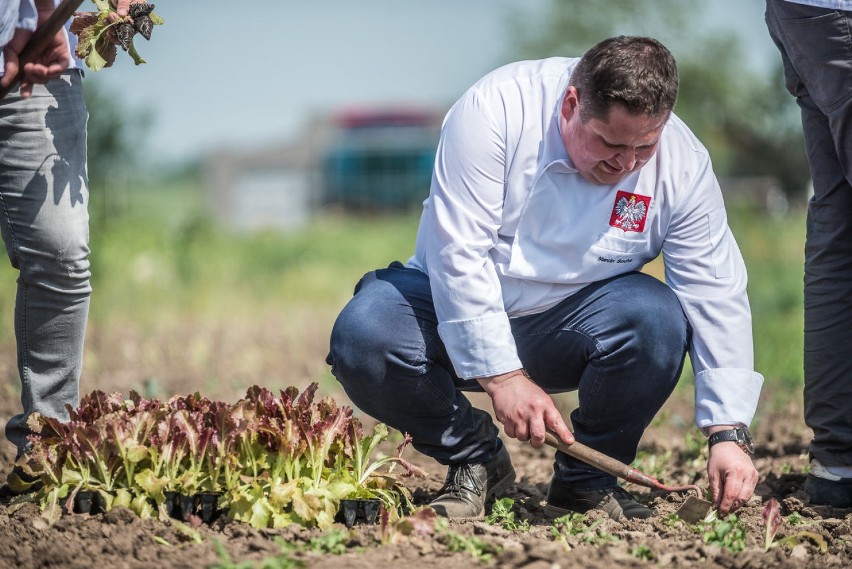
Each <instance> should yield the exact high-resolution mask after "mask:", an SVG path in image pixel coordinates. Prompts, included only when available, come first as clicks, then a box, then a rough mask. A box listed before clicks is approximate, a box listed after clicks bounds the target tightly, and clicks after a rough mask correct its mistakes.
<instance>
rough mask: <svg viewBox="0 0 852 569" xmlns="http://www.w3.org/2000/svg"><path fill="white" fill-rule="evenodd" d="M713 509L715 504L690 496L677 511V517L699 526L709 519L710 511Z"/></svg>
mask: <svg viewBox="0 0 852 569" xmlns="http://www.w3.org/2000/svg"><path fill="white" fill-rule="evenodd" d="M712 509H713V504H711V503H710V502H708V501H707V500H702V499H701V498H696V497H695V496H690V497H689V498H687V499H686V502H684V503H683V504H682V505H681V506H680V508H678V510H677V517H679V518H680V519H682V520H683V521H685V522H686V523H688V524H697V523H698V522H700V521H701V520H703V519H704V518H706V517H707V514H709V513H710V510H712Z"/></svg>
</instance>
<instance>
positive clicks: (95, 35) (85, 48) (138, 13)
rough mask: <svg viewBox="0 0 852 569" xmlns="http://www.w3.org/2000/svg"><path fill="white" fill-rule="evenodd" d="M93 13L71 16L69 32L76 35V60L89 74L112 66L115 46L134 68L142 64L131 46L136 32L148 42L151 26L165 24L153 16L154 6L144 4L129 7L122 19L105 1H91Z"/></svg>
mask: <svg viewBox="0 0 852 569" xmlns="http://www.w3.org/2000/svg"><path fill="white" fill-rule="evenodd" d="M92 1H93V2H94V4H95V6H96V7H97V8H98V11H97V12H78V13H76V14H74V19H73V21H72V23H71V28H70V31H71V33H73V34H75V35H76V36H77V49H76V50H75V52H76V55H77V57H79V58H81V59H83V60H84V61H85V62H86V66H87V67H88V68H89V69H91V70H92V71H100V70H101V69H103V68H104V67H110V66H112V64H113V63H115V57H116V54H117V46H119V45H120V46H121V48H122V49H123V50H124V51H126V52H128V54H129V55H130V57H131V58H132V59H133V62H134V63H135V64H136V65H141V64H142V63H145V60H144V59H143V58H142V56H141V55H140V54H139V52H138V51H137V49H136V46H135V45H134V44H133V38H134V36H135V35H136V34H137V33H138V34H139V35H141V36H142V37H144V38H145V39H146V40H149V39H151V34H152V32H153V29H154V26H159V25H162V24H163V23H165V21H164V20H163V18H161V17H160V16H158V15H157V14H155V13H154V11H153V10H154V5H153V4H148V3H145V2H141V3H137V4H132V5H131V7H130V11H129V14H128V15H127V16H126V17H121V16H118V14H117V12H116V11H115V8H114V7H113V6H112V5H111V3H110V2H109V1H108V0H92Z"/></svg>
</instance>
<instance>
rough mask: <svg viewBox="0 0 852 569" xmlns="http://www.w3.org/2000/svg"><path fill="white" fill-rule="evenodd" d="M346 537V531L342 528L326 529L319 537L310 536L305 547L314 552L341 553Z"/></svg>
mask: <svg viewBox="0 0 852 569" xmlns="http://www.w3.org/2000/svg"><path fill="white" fill-rule="evenodd" d="M347 538H348V535H347V532H345V531H343V530H339V529H338V530H331V531H327V532H325V533H324V534H322V535H321V536H319V537H312V538H311V540H310V541H309V542H308V548H307V549H308V550H309V551H313V552H315V553H322V554H332V555H343V554H344V553H346V540H347Z"/></svg>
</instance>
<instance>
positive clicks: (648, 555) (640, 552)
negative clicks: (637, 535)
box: [630, 543, 657, 561]
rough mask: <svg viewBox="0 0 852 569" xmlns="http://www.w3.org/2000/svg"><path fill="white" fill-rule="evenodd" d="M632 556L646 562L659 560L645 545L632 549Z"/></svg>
mask: <svg viewBox="0 0 852 569" xmlns="http://www.w3.org/2000/svg"><path fill="white" fill-rule="evenodd" d="M630 555H632V556H633V557H636V558H638V559H643V560H645V561H653V560H654V559H656V558H657V556H656V555H655V554H654V552H653V551H652V550H651V548H650V547H648V546H647V545H645V544H644V543H640V544H639V545H637V546H635V547H633V548H631V549H630Z"/></svg>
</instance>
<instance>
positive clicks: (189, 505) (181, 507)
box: [175, 494, 195, 521]
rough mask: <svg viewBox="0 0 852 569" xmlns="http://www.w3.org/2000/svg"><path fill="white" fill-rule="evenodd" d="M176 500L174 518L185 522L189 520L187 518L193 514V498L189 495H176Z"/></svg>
mask: <svg viewBox="0 0 852 569" xmlns="http://www.w3.org/2000/svg"><path fill="white" fill-rule="evenodd" d="M177 498H178V503H177V512H176V513H177V515H176V516H175V517H176V518H177V519H179V520H182V521H186V520H188V519H189V516H191V515H193V514H194V513H195V496H191V495H189V494H178V496H177Z"/></svg>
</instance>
